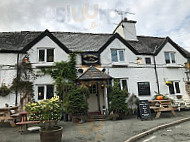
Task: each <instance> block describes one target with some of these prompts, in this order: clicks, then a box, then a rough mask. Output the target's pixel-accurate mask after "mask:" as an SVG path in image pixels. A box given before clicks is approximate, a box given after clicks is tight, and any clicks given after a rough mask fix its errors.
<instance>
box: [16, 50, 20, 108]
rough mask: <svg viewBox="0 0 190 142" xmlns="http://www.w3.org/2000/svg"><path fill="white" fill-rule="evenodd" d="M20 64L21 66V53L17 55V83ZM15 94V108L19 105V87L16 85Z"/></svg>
mask: <svg viewBox="0 0 190 142" xmlns="http://www.w3.org/2000/svg"><path fill="white" fill-rule="evenodd" d="M18 64H19V53H18V54H17V63H16V66H17V69H16V79H17V80H16V81H18ZM15 94H16V97H15V106H17V105H18V87H17V85H16V90H15Z"/></svg>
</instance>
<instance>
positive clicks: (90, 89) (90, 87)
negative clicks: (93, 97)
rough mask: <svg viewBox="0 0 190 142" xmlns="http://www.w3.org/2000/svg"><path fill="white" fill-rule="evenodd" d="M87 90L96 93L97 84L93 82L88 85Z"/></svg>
mask: <svg viewBox="0 0 190 142" xmlns="http://www.w3.org/2000/svg"><path fill="white" fill-rule="evenodd" d="M89 91H90V94H97V85H96V84H93V85H91V86H89Z"/></svg>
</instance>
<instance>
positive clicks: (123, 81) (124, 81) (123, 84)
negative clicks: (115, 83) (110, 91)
mask: <svg viewBox="0 0 190 142" xmlns="http://www.w3.org/2000/svg"><path fill="white" fill-rule="evenodd" d="M120 88H121V90H126V91H127V92H128V86H127V79H120Z"/></svg>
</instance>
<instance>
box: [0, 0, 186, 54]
mask: <svg viewBox="0 0 190 142" xmlns="http://www.w3.org/2000/svg"><path fill="white" fill-rule="evenodd" d="M115 10H117V11H124V12H128V14H126V13H124V12H123V17H127V18H128V19H130V20H136V21H137V23H136V30H137V34H138V35H146V36H159V37H166V36H169V37H171V38H172V39H173V40H174V41H175V42H176V43H178V44H179V45H181V46H183V47H184V48H186V49H187V50H188V51H190V0H90V1H87V0H0V31H31V30H32V31H39V30H40V31H42V30H45V29H49V30H50V31H67V32H92V33H112V32H113V30H114V29H115V27H116V24H118V23H119V22H120V21H121V16H120V15H118V13H117V12H115Z"/></svg>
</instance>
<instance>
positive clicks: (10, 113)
mask: <svg viewBox="0 0 190 142" xmlns="http://www.w3.org/2000/svg"><path fill="white" fill-rule="evenodd" d="M18 116H19V113H18V106H15V107H4V108H0V122H4V121H5V120H8V121H9V122H10V125H11V126H12V127H15V126H16V124H15V123H14V120H15V119H16V118H17V117H18Z"/></svg>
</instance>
